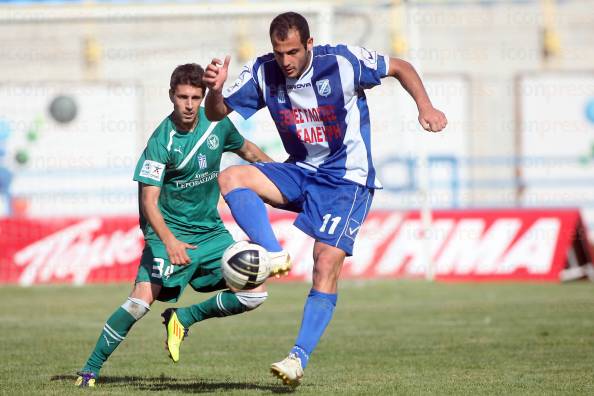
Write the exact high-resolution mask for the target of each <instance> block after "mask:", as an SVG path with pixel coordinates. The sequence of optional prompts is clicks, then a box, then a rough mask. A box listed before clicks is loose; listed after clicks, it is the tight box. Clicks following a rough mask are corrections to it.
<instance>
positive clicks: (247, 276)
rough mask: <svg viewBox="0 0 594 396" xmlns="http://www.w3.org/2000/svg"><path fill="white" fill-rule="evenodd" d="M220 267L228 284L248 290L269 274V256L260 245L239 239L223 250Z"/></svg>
mask: <svg viewBox="0 0 594 396" xmlns="http://www.w3.org/2000/svg"><path fill="white" fill-rule="evenodd" d="M221 268H222V270H223V277H224V278H225V280H226V281H227V284H228V285H229V286H231V287H233V288H235V289H240V290H249V289H253V288H255V287H258V286H260V285H261V284H262V283H264V282H265V281H266V279H267V278H268V275H270V257H269V256H268V251H267V250H266V249H264V248H263V247H262V246H260V245H257V244H255V243H252V242H249V241H239V242H235V243H234V244H232V245H231V246H229V247H228V248H227V249H226V250H225V252H224V253H223V258H222V259H221Z"/></svg>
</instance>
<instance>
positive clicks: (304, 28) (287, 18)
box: [269, 12, 309, 47]
mask: <svg viewBox="0 0 594 396" xmlns="http://www.w3.org/2000/svg"><path fill="white" fill-rule="evenodd" d="M291 29H296V30H297V31H298V32H299V37H300V38H301V44H303V46H304V47H305V46H306V45H307V40H309V25H308V24H307V20H306V19H305V18H304V17H303V15H301V14H298V13H296V12H285V13H283V14H280V15H277V16H276V17H275V18H274V19H273V20H272V22H270V31H269V34H270V37H272V36H273V35H274V36H276V37H278V38H279V39H281V40H286V38H287V35H288V34H289V30H291Z"/></svg>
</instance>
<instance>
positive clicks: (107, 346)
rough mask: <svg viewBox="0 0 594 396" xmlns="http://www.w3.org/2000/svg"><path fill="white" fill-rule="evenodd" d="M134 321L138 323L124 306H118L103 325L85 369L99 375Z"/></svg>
mask: <svg viewBox="0 0 594 396" xmlns="http://www.w3.org/2000/svg"><path fill="white" fill-rule="evenodd" d="M134 323H136V319H135V318H134V317H133V316H132V315H131V314H130V313H128V311H126V310H125V309H124V308H122V307H118V309H117V310H116V311H115V312H114V313H113V314H112V315H111V316H110V317H109V319H107V322H106V323H105V326H103V331H102V332H101V335H100V336H99V339H98V340H97V344H96V345H95V349H93V352H92V353H91V356H89V360H87V363H86V364H85V366H84V368H83V371H92V372H93V373H95V375H97V376H99V370H101V366H103V363H104V362H105V361H106V360H107V358H108V357H109V356H110V355H111V354H112V353H113V351H115V349H116V348H117V347H118V345H120V342H122V341H124V338H126V335H127V334H128V331H129V330H130V329H131V328H132V325H134Z"/></svg>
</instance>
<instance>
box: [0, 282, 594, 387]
mask: <svg viewBox="0 0 594 396" xmlns="http://www.w3.org/2000/svg"><path fill="white" fill-rule="evenodd" d="M128 291H129V286H127V285H118V286H93V287H83V288H71V287H36V288H28V289H21V288H14V287H1V288H0V330H1V335H2V336H1V337H0V352H1V363H0V393H3V394H35V393H37V394H55V395H71V394H81V392H83V390H80V389H77V388H75V387H74V386H73V381H74V372H75V371H76V370H77V369H78V368H80V366H81V365H82V364H83V363H84V361H85V360H86V358H87V355H88V353H89V352H90V350H91V348H92V347H93V345H94V343H95V341H96V338H97V336H98V335H99V331H100V330H101V328H102V326H103V323H104V321H105V319H106V318H107V316H108V315H109V314H110V313H111V312H112V311H113V310H114V308H115V307H116V306H118V305H119V304H121V303H122V302H123V301H124V298H125V296H126V295H127V293H128ZM269 291H270V298H269V299H268V301H267V302H266V303H265V304H264V305H263V306H262V307H261V308H259V309H258V310H256V311H254V312H251V313H248V314H243V315H240V316H237V317H234V318H226V319H213V320H209V321H207V322H203V323H201V324H199V325H197V326H194V327H193V328H192V329H191V330H190V337H189V338H188V339H187V340H186V341H185V342H184V344H183V347H182V353H181V362H180V363H178V364H177V365H173V364H172V363H170V361H169V359H168V358H167V357H166V354H165V351H164V349H163V335H164V331H163V327H162V325H161V323H160V317H159V314H160V312H161V311H162V310H163V309H164V308H165V307H166V306H167V305H166V304H161V303H157V304H155V305H154V306H153V310H152V312H151V313H150V314H149V315H148V316H147V317H145V318H144V319H143V320H142V321H141V322H140V323H138V324H137V325H136V327H135V328H133V329H132V331H131V332H130V334H129V337H128V339H126V341H125V342H124V343H123V344H122V345H121V346H120V347H119V349H118V350H117V351H116V352H115V353H114V355H113V356H112V358H111V359H110V360H109V362H108V363H107V364H106V366H105V367H104V369H103V371H102V377H101V379H100V382H99V384H100V386H99V387H98V388H97V389H95V390H92V392H93V394H97V395H99V394H109V395H115V394H130V393H132V394H151V395H153V394H159V393H168V394H180V393H219V394H242V395H243V394H272V393H285V392H287V389H285V388H284V387H283V386H281V385H280V384H279V383H277V380H275V379H274V378H273V377H272V376H271V375H270V374H269V372H268V366H269V364H270V363H271V362H273V361H276V360H278V359H281V358H283V357H284V355H285V354H286V352H287V351H288V349H289V348H290V347H291V346H292V343H293V341H294V339H295V336H296V332H297V329H298V326H299V322H300V318H301V310H302V306H303V301H304V298H305V295H306V294H307V291H308V285H306V284H301V283H295V284H272V285H271V286H270V290H269ZM593 294H594V286H593V285H592V284H590V283H588V282H577V283H571V284H563V285H555V284H515V283H513V284H512V283H508V284H487V283H485V284H441V283H437V284H430V283H425V282H411V281H377V282H343V283H342V284H341V293H340V296H339V303H338V308H337V311H336V314H335V316H334V320H333V321H332V323H331V324H330V327H329V329H328V331H327V332H326V334H325V335H324V337H323V339H322V342H321V343H320V346H319V347H318V349H317V350H316V352H315V353H314V355H313V357H312V360H311V361H310V364H309V367H308V369H307V371H306V376H305V379H304V383H303V385H302V386H301V387H299V388H298V390H297V391H296V392H297V393H299V394H316V395H328V394H341V395H355V394H361V395H363V394H365V395H387V394H403V395H431V394H434V395H480V394H489V395H511V394H521V395H543V394H544V395H585V394H594V298H593ZM198 298H200V296H199V295H198V294H196V293H194V292H193V291H191V290H187V291H186V293H185V295H184V299H183V300H182V304H189V303H191V302H192V301H196V300H197V299H198Z"/></svg>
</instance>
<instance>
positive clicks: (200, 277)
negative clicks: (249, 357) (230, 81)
mask: <svg viewBox="0 0 594 396" xmlns="http://www.w3.org/2000/svg"><path fill="white" fill-rule="evenodd" d="M202 77H203V69H202V68H201V67H200V66H199V65H197V64H186V65H181V66H178V67H177V68H176V69H175V70H174V71H173V74H172V75H171V81H170V90H169V97H170V99H171V102H172V103H173V112H172V113H171V114H170V115H169V116H167V117H166V118H165V120H163V122H161V124H160V125H159V126H158V127H157V129H156V130H155V132H154V133H153V134H152V136H151V137H150V138H149V140H148V142H147V146H146V149H145V150H144V152H143V153H142V155H141V157H140V159H139V161H138V164H137V166H136V170H135V172H134V180H136V181H137V182H138V185H139V206H140V226H141V228H142V231H143V233H144V238H145V247H144V250H143V252H142V257H141V260H140V265H139V267H138V273H137V276H136V281H135V284H134V287H133V289H132V292H131V294H130V296H129V297H128V299H127V300H126V301H125V302H124V304H122V305H121V306H120V307H118V308H117V309H116V310H115V311H114V312H113V313H112V315H111V316H110V317H109V318H108V319H107V322H106V323H105V325H104V327H103V330H102V332H101V334H100V336H99V339H98V341H97V344H96V345H95V348H94V349H93V351H92V352H91V355H90V356H89V359H88V360H87V362H86V363H85V365H84V367H83V368H82V369H81V371H79V372H78V378H77V380H76V383H75V384H76V385H77V386H81V387H93V386H95V381H96V379H97V378H98V376H99V371H100V369H101V367H102V365H103V363H104V362H105V361H106V360H107V358H108V357H109V356H110V355H111V354H112V353H113V352H114V350H115V349H116V348H117V346H118V345H119V344H120V343H121V342H122V341H123V340H124V338H125V337H126V335H127V334H128V331H129V330H130V329H131V328H132V326H133V325H134V323H136V322H137V321H138V320H140V319H141V318H142V317H143V316H144V315H145V314H146V313H147V312H148V311H149V310H150V306H151V304H152V303H153V302H154V301H155V300H159V301H166V302H176V301H177V300H178V298H179V297H180V296H181V293H182V292H183V290H184V288H185V287H186V285H188V284H189V285H190V286H191V287H192V288H193V289H194V290H196V291H198V292H212V291H216V290H222V291H220V292H219V293H218V294H216V295H215V296H213V297H211V298H209V299H207V300H205V301H203V302H201V303H199V304H196V305H192V306H189V307H186V308H178V309H172V308H169V309H167V310H165V312H163V314H162V316H163V318H164V320H165V321H164V324H165V327H166V329H167V347H168V350H169V354H170V357H171V359H172V360H173V361H174V362H177V361H178V360H179V346H180V343H181V341H182V340H183V338H184V336H185V334H186V333H187V329H188V327H190V326H191V325H192V324H194V323H196V322H199V321H202V320H205V319H209V318H213V317H223V316H229V315H236V314H240V313H243V312H245V311H249V310H252V309H254V308H256V307H258V306H259V305H260V304H262V303H263V302H264V300H265V299H266V297H267V293H266V290H265V287H264V285H261V286H259V287H258V288H256V289H253V290H247V291H238V290H229V289H227V285H226V284H225V280H224V279H223V276H222V274H221V267H220V259H221V256H222V254H223V251H224V250H225V249H226V248H227V247H228V246H229V245H231V244H232V243H233V242H234V241H233V239H232V237H231V235H230V234H229V232H228V231H227V230H226V229H225V227H224V225H223V222H222V221H221V219H220V217H219V213H218V210H217V203H218V200H219V186H218V183H217V177H218V174H219V166H220V162H221V155H222V154H223V152H225V151H233V152H235V153H236V154H238V155H239V156H240V157H241V158H243V159H244V160H246V161H249V162H270V161H272V159H271V158H270V157H268V156H267V155H266V154H264V153H263V152H262V151H261V150H260V149H259V148H258V147H257V146H256V145H254V144H253V143H251V142H250V141H248V140H245V139H244V138H243V137H242V136H241V135H240V134H239V132H238V131H237V129H236V128H235V126H234V124H233V122H232V120H231V119H230V118H229V117H227V118H225V119H223V120H222V121H220V122H218V123H216V122H212V123H211V122H210V121H209V120H208V119H207V118H206V116H205V115H204V109H203V108H201V107H200V103H201V102H202V99H203V98H204V95H205V91H206V87H205V85H204V83H203V82H202Z"/></svg>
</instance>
